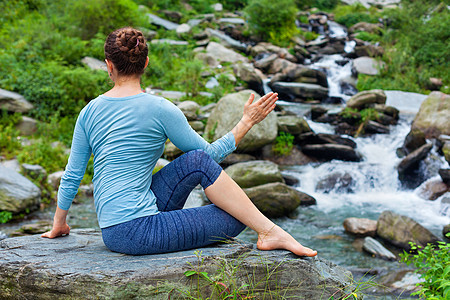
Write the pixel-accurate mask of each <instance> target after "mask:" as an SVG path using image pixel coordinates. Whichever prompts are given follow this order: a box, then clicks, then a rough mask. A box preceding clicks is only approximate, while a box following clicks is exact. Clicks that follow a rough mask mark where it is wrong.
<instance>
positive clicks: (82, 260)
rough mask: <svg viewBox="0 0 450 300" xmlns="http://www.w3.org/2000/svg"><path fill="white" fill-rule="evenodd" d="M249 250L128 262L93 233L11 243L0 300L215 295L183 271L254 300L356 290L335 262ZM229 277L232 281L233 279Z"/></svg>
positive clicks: (5, 244)
mask: <svg viewBox="0 0 450 300" xmlns="http://www.w3.org/2000/svg"><path fill="white" fill-rule="evenodd" d="M252 248H254V247H253V245H252V244H237V243H230V244H217V245H213V246H211V247H206V248H202V249H199V250H197V251H196V250H189V251H182V252H175V253H169V254H162V255H143V256H129V255H123V254H119V253H114V252H111V251H109V250H108V249H107V248H106V247H105V245H104V244H103V242H102V239H101V233H100V232H99V231H95V230H93V229H78V230H77V229H74V230H72V231H71V233H70V235H69V236H66V237H62V238H57V239H44V238H41V237H40V236H39V235H33V236H27V237H18V238H8V239H5V240H3V241H1V242H0V291H1V295H0V298H1V299H55V298H58V299H117V298H119V297H120V298H123V297H125V298H126V299H135V298H136V297H137V298H139V299H168V298H170V299H182V298H184V297H185V296H186V293H188V292H189V291H191V293H192V294H191V295H193V293H196V292H195V289H196V288H197V287H198V286H200V292H201V293H202V294H203V296H204V297H206V296H211V293H214V289H213V286H214V283H211V282H208V281H207V280H205V279H203V278H198V277H196V275H195V276H191V277H189V278H187V277H186V276H185V275H184V272H186V271H202V272H207V274H208V276H209V277H210V278H211V279H212V281H219V280H220V282H222V283H223V284H225V285H226V286H227V287H228V288H229V289H230V291H231V290H232V289H233V288H234V290H237V289H238V288H239V287H242V285H243V284H250V286H252V287H255V286H256V287H255V288H254V290H253V295H255V296H256V298H255V299H262V297H268V295H269V293H270V294H271V295H272V296H273V295H277V293H278V295H285V296H286V295H296V296H298V298H299V299H328V298H329V297H331V295H333V294H334V296H335V297H337V298H339V297H340V296H343V295H345V293H346V292H348V291H347V289H348V290H350V289H351V288H352V283H351V278H352V277H351V273H350V272H348V271H346V270H345V269H343V268H341V267H339V266H336V265H334V264H332V263H331V262H328V261H326V260H323V259H320V258H317V257H316V258H298V257H296V256H294V255H293V254H291V253H289V252H287V251H281V250H278V251H258V250H253V249H252ZM232 271H233V272H232ZM231 273H233V274H234V278H229V277H228V275H227V274H231ZM234 285H236V286H234ZM246 289H247V290H248V289H249V288H248V287H247V288H243V289H241V291H242V292H244V290H246ZM262 293H265V296H263V294H262ZM285 293H286V294H285ZM260 297H261V298H260ZM137 298H136V299H137ZM275 298H276V297H275Z"/></svg>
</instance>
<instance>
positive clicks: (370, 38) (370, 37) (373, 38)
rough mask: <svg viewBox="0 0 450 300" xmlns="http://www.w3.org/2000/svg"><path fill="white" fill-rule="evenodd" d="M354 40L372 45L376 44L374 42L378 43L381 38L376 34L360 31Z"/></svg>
mask: <svg viewBox="0 0 450 300" xmlns="http://www.w3.org/2000/svg"><path fill="white" fill-rule="evenodd" d="M356 38H358V39H360V40H363V41H367V42H372V43H376V42H378V41H380V39H381V37H380V36H379V35H378V34H374V33H369V32H366V31H360V32H358V33H356Z"/></svg>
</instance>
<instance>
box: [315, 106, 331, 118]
mask: <svg viewBox="0 0 450 300" xmlns="http://www.w3.org/2000/svg"><path fill="white" fill-rule="evenodd" d="M327 111H328V110H327V109H326V108H325V107H323V106H313V107H311V119H312V120H313V121H316V120H317V119H318V118H319V117H321V116H323V115H324V114H326V113H327Z"/></svg>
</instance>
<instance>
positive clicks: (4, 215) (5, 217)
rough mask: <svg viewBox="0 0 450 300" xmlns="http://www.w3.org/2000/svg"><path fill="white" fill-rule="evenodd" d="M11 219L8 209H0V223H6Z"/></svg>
mask: <svg viewBox="0 0 450 300" xmlns="http://www.w3.org/2000/svg"><path fill="white" fill-rule="evenodd" d="M11 219H12V212H10V211H0V224H4V223H7V222H8V221H10V220H11Z"/></svg>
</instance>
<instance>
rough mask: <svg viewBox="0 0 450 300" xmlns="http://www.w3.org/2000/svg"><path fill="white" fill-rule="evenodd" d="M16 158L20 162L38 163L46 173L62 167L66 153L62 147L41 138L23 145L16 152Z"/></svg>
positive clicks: (65, 159) (65, 161)
mask: <svg viewBox="0 0 450 300" xmlns="http://www.w3.org/2000/svg"><path fill="white" fill-rule="evenodd" d="M17 160H18V161H19V163H21V164H23V163H26V164H30V165H40V166H41V167H43V168H44V169H45V170H46V171H47V173H53V172H56V171H60V170H63V169H64V167H65V165H66V164H67V155H66V154H65V153H64V149H63V148H61V147H59V146H56V147H52V145H51V144H50V141H48V140H44V139H41V140H38V141H36V142H35V143H33V144H31V145H29V146H25V147H23V149H22V150H21V151H20V152H19V153H18V154H17Z"/></svg>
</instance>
